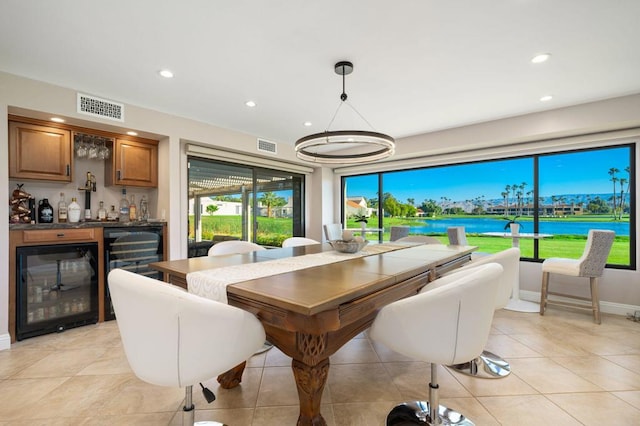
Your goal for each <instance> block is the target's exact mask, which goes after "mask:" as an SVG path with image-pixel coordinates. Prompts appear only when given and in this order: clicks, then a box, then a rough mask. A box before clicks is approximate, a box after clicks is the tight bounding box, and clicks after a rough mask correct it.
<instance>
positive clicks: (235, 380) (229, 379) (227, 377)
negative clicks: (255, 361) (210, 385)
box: [218, 361, 247, 389]
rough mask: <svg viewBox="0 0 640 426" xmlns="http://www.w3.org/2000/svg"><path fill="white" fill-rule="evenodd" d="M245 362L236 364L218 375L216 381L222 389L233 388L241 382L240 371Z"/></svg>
mask: <svg viewBox="0 0 640 426" xmlns="http://www.w3.org/2000/svg"><path fill="white" fill-rule="evenodd" d="M246 365H247V362H246V361H245V362H243V363H241V364H238V365H236V366H235V367H233V368H232V369H231V370H229V371H226V372H224V373H222V374H220V375H219V376H218V383H220V387H221V388H222V389H231V388H235V387H236V386H238V385H239V384H240V382H242V373H243V372H244V367H245V366H246Z"/></svg>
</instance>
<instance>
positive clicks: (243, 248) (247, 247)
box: [208, 240, 266, 256]
mask: <svg viewBox="0 0 640 426" xmlns="http://www.w3.org/2000/svg"><path fill="white" fill-rule="evenodd" d="M258 250H266V249H265V248H264V247H262V246H261V245H258V244H256V243H252V242H250V241H240V240H229V241H221V242H219V243H217V244H214V245H212V246H211V248H210V249H209V253H208V254H209V256H222V255H223V254H242V253H250V252H252V251H258Z"/></svg>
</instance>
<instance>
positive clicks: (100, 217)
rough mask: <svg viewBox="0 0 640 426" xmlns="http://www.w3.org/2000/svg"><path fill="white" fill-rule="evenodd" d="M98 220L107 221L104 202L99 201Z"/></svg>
mask: <svg viewBox="0 0 640 426" xmlns="http://www.w3.org/2000/svg"><path fill="white" fill-rule="evenodd" d="M98 220H101V221H105V220H107V209H105V208H104V201H100V208H99V209H98Z"/></svg>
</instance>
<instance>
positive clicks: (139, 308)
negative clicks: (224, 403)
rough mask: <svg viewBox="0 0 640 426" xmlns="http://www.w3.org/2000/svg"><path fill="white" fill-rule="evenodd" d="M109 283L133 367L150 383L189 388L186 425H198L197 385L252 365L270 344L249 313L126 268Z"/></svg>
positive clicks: (209, 397)
mask: <svg viewBox="0 0 640 426" xmlns="http://www.w3.org/2000/svg"><path fill="white" fill-rule="evenodd" d="M107 281H108V286H109V292H110V294H111V300H112V302H113V309H114V311H115V314H116V317H117V318H118V319H117V325H118V330H119V331H120V338H121V339H122V346H123V348H124V352H125V355H126V357H127V361H128V362H129V366H130V367H131V369H132V370H133V373H134V374H135V375H136V376H137V377H138V378H139V379H140V380H143V381H145V382H147V383H151V384H153V385H158V386H171V387H184V388H185V399H184V408H183V411H184V413H185V416H188V419H187V420H188V423H184V424H193V419H194V411H195V406H194V405H193V394H192V393H193V391H192V389H193V385H194V384H197V383H200V382H203V381H206V380H208V379H211V378H214V377H216V376H218V375H220V374H222V373H224V372H226V371H228V370H230V369H231V368H233V367H235V366H237V365H238V364H241V363H244V362H246V360H247V359H249V358H251V356H252V355H253V354H254V353H255V352H256V351H257V350H258V349H259V348H260V347H261V346H262V344H263V342H264V339H265V331H264V328H263V326H262V324H261V323H260V321H259V320H258V319H257V318H256V317H255V316H254V315H253V314H251V313H250V312H248V311H244V310H242V309H239V308H236V307H233V306H229V305H226V304H224V303H220V302H216V301H213V300H210V299H206V298H204V297H200V296H196V295H194V294H191V293H188V292H186V291H185V290H183V289H182V288H180V287H176V286H173V285H171V284H167V283H165V282H162V281H158V280H154V279H152V278H149V277H146V276H143V275H139V274H135V273H133V272H129V271H125V270H123V269H114V270H112V271H111V272H110V273H109V275H108V278H107ZM203 389H204V387H203ZM205 397H206V398H207V400H209V401H212V400H213V399H215V395H213V393H211V391H208V394H207V395H205ZM149 398H151V397H149ZM203 423H204V422H203ZM181 424H182V423H181ZM196 424H197V423H196ZM208 424H211V422H209V423H208Z"/></svg>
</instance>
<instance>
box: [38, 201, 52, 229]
mask: <svg viewBox="0 0 640 426" xmlns="http://www.w3.org/2000/svg"><path fill="white" fill-rule="evenodd" d="M38 223H53V207H51V204H49V199H47V198H43V199H42V200H40V203H39V204H38Z"/></svg>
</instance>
